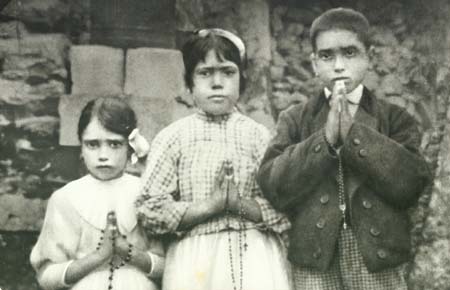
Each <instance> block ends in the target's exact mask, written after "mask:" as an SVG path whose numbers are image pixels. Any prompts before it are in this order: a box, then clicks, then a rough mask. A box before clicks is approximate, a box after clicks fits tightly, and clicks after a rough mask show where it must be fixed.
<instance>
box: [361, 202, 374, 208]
mask: <svg viewBox="0 0 450 290" xmlns="http://www.w3.org/2000/svg"><path fill="white" fill-rule="evenodd" d="M362 204H363V207H364V208H366V209H371V208H372V203H371V202H370V201H368V200H363V203H362Z"/></svg>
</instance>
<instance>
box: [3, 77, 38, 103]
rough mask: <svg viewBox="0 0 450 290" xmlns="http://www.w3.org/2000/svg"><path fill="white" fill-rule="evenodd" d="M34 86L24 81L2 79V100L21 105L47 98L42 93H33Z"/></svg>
mask: <svg viewBox="0 0 450 290" xmlns="http://www.w3.org/2000/svg"><path fill="white" fill-rule="evenodd" d="M31 90H32V87H31V86H30V85H28V84H26V83H24V82H22V81H10V80H5V79H0V92H2V93H1V95H0V101H2V102H5V103H6V104H9V105H14V106H20V105H24V104H26V103H28V102H30V101H35V100H43V99H45V97H44V96H42V95H33V94H32V93H31V92H30V91H31Z"/></svg>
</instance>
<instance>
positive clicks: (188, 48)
mask: <svg viewBox="0 0 450 290" xmlns="http://www.w3.org/2000/svg"><path fill="white" fill-rule="evenodd" d="M210 50H214V51H215V52H216V55H217V58H219V59H221V60H228V61H231V62H234V63H235V64H236V65H237V67H238V68H239V78H240V82H239V86H240V87H239V89H240V92H241V93H242V92H243V91H244V89H245V83H246V80H245V74H244V71H245V69H246V65H247V64H246V60H245V59H244V60H241V57H240V54H239V49H238V48H237V47H236V46H235V45H234V44H233V43H232V42H231V41H230V40H228V39H227V38H225V37H223V36H220V35H216V34H214V33H208V34H207V35H206V36H204V37H201V36H199V35H198V34H197V33H194V34H193V35H192V36H191V37H190V38H189V39H188V40H187V41H186V43H185V44H184V45H183V48H182V49H181V52H182V53H183V62H184V69H185V72H184V81H185V83H186V86H187V87H188V88H189V89H190V90H192V87H193V86H194V81H193V74H194V69H195V67H196V66H197V64H198V63H199V62H201V61H205V57H206V54H207V53H208V52H209V51H210Z"/></svg>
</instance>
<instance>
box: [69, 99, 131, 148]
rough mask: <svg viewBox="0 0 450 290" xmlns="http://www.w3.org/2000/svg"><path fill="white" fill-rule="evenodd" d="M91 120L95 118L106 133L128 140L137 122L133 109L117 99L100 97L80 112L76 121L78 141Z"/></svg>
mask: <svg viewBox="0 0 450 290" xmlns="http://www.w3.org/2000/svg"><path fill="white" fill-rule="evenodd" d="M93 118H97V119H98V120H99V122H100V124H102V126H103V127H105V128H106V129H107V130H108V131H111V132H113V133H116V134H119V135H122V136H123V137H125V138H128V136H129V135H130V133H131V131H133V129H134V128H136V125H137V120H136V114H135V113H134V111H133V109H132V108H131V107H130V105H128V103H126V102H125V101H124V100H122V99H121V98H118V97H101V98H97V99H95V100H92V101H90V102H89V103H87V104H86V106H85V107H84V108H83V110H82V111H81V115H80V119H79V121H78V139H79V140H80V141H81V137H82V136H83V132H84V130H86V127H87V126H88V125H89V123H90V122H91V120H92V119H93Z"/></svg>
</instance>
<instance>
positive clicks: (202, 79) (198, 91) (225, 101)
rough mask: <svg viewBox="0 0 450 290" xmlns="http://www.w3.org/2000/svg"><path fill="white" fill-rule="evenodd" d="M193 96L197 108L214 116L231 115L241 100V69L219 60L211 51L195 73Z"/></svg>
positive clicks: (196, 68)
mask: <svg viewBox="0 0 450 290" xmlns="http://www.w3.org/2000/svg"><path fill="white" fill-rule="evenodd" d="M192 78H193V87H192V95H193V98H194V101H195V104H196V106H198V107H199V108H200V109H202V110H203V111H204V112H206V113H209V114H212V115H223V114H226V113H230V112H231V111H232V110H233V108H234V106H235V105H236V102H237V100H238V98H239V82H240V80H239V68H238V66H237V65H236V64H235V63H234V62H231V61H228V60H221V59H218V58H217V55H216V52H215V51H214V50H210V51H209V52H208V53H207V55H206V57H205V61H202V62H199V63H198V64H197V66H196V67H195V69H194V73H193V76H192Z"/></svg>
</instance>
